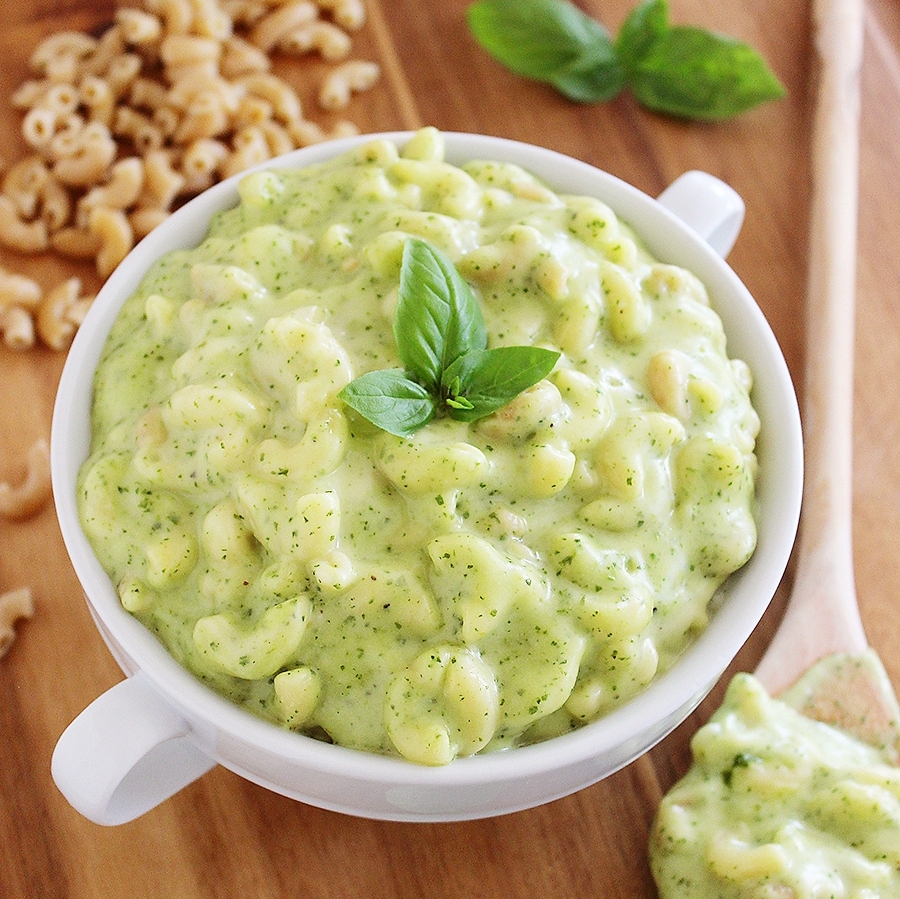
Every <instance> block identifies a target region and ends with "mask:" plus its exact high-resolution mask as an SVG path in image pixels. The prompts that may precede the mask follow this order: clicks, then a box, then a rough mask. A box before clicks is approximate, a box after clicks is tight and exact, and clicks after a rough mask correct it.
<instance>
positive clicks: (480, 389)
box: [442, 346, 560, 421]
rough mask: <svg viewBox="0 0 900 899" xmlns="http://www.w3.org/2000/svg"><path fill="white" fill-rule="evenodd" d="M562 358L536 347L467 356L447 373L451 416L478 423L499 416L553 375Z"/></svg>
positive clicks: (445, 381) (445, 392)
mask: <svg viewBox="0 0 900 899" xmlns="http://www.w3.org/2000/svg"><path fill="white" fill-rule="evenodd" d="M559 355H560V354H559V353H557V352H555V351H554V350H547V349H544V348H543V347H535V346H509V347H497V348H495V349H491V350H476V351H473V352H471V353H465V354H464V355H462V356H460V357H459V358H458V359H457V360H456V361H455V362H454V363H453V364H452V365H451V366H450V367H449V368H448V369H447V370H446V371H445V372H444V377H443V382H442V386H443V388H444V389H443V395H444V402H445V403H446V405H447V406H449V411H448V415H449V416H450V417H451V418H455V419H456V420H457V421H476V420H477V419H479V418H484V417H485V416H486V415H490V414H491V413H492V412H496V411H497V410H498V409H501V408H502V407H503V406H505V405H506V404H507V403H508V402H509V401H510V400H512V399H514V398H515V397H517V396H518V395H519V394H520V393H521V392H522V391H523V390H527V389H528V388H529V387H532V386H534V385H535V384H537V382H538V381H540V380H541V378H545V377H546V376H547V375H548V374H550V372H551V371H552V370H553V366H554V365H556V361H557V359H559Z"/></svg>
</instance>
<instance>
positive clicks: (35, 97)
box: [0, 0, 380, 350]
mask: <svg viewBox="0 0 900 899" xmlns="http://www.w3.org/2000/svg"><path fill="white" fill-rule="evenodd" d="M364 21H365V10H364V8H363V6H362V4H361V3H360V2H359V0H316V2H312V0H287V2H284V0H252V2H242V0H237V2H227V0H139V2H138V0H135V2H134V5H131V6H126V7H123V8H120V9H118V10H116V13H115V21H114V22H113V23H112V24H111V25H110V26H109V27H108V28H107V29H106V30H105V31H104V32H103V33H102V34H101V35H100V36H99V37H94V36H92V35H89V34H82V33H80V32H75V31H62V32H57V33H54V34H51V35H50V36H48V37H47V38H45V39H44V40H42V41H41V42H40V43H39V44H38V46H37V47H36V49H35V50H34V51H33V53H32V54H31V57H30V59H29V65H30V68H31V72H32V76H33V77H32V78H30V79H29V80H28V81H26V82H24V83H23V84H22V85H21V86H20V87H19V88H18V89H17V90H16V91H15V92H14V93H13V95H12V98H11V100H12V104H13V106H14V107H16V108H17V109H19V110H21V112H22V137H23V138H24V140H25V143H26V145H27V146H28V148H29V155H28V156H26V157H25V158H24V159H22V160H20V161H18V162H17V163H16V164H15V165H14V166H12V168H10V170H9V171H8V172H6V173H5V175H4V177H3V179H2V182H0V247H6V248H9V249H11V250H14V251H17V252H20V253H40V252H44V251H46V250H48V249H52V250H55V251H56V252H57V253H59V254H61V255H63V256H68V257H70V258H73V259H77V260H93V261H94V262H95V264H96V269H97V274H98V275H99V276H100V278H106V277H107V276H108V275H109V274H110V272H111V271H112V270H113V269H114V268H115V267H116V266H117V265H118V264H119V263H120V262H121V261H122V259H123V258H124V257H125V255H126V254H127V253H128V251H129V250H130V249H131V248H132V247H133V246H134V244H135V243H136V242H137V241H138V240H140V238H142V237H143V236H145V235H146V234H147V233H148V232H149V231H151V230H152V229H153V228H154V227H155V226H156V225H157V224H159V223H160V222H161V221H163V220H164V219H165V218H166V217H167V216H168V215H169V214H170V212H171V210H172V209H173V208H174V206H175V205H177V204H178V203H180V202H182V201H183V200H184V199H187V198H189V197H190V196H193V195H194V194H197V193H199V192H200V191H202V190H204V189H206V188H207V187H209V186H210V185H211V184H212V183H213V182H214V181H217V180H220V179H222V178H226V177H228V176H230V175H233V174H235V173H237V172H240V171H243V170H244V169H246V168H248V167H249V166H251V165H255V164H257V163H260V162H264V161H266V160H267V159H270V158H272V157H273V156H278V155H280V154H282V153H286V152H288V151H289V150H293V149H295V148H296V147H299V146H307V145H309V144H311V143H315V142H318V141H321V140H325V139H326V138H328V137H331V136H346V135H348V134H355V133H357V130H358V129H357V128H356V126H355V125H353V123H352V122H349V121H345V120H337V119H334V120H333V121H332V123H331V125H330V127H329V128H328V129H326V128H324V127H323V126H322V125H321V124H318V123H316V122H314V121H312V120H311V119H310V118H309V117H308V113H309V110H304V109H303V108H302V105H301V101H300V96H299V94H298V93H297V90H296V89H295V85H294V84H293V83H292V82H291V81H289V80H286V79H285V78H283V77H281V76H280V75H276V74H275V73H274V72H272V71H271V69H272V56H274V55H276V54H285V53H287V54H293V55H308V54H312V53H318V54H319V55H320V56H321V57H322V58H323V59H324V60H326V61H328V62H336V63H337V64H336V65H335V66H329V67H327V68H326V72H325V75H324V77H323V78H322V81H321V85H320V87H319V89H318V98H317V102H318V105H319V106H320V107H321V108H322V109H323V110H329V111H335V110H343V109H344V108H346V107H347V106H348V105H349V103H350V100H351V94H352V93H356V92H359V91H364V90H368V89H369V88H371V87H372V86H373V85H374V84H375V81H376V80H377V78H378V77H379V73H380V70H379V67H378V65H377V64H376V63H373V62H365V61H363V60H358V59H349V58H347V57H348V56H349V54H350V51H351V49H352V37H351V32H355V31H357V30H359V29H360V28H361V27H362V25H363V23H364ZM270 54H271V56H270ZM305 77H306V78H307V79H308V77H309V73H308V72H307V73H306V76H305ZM62 289H63V290H66V289H67V288H66V287H65V286H63V288H62ZM0 293H2V288H0ZM31 308H32V307H30V306H28V305H27V304H22V303H17V304H15V305H12V304H8V303H5V302H4V301H3V299H2V298H0V337H2V340H3V343H4V344H5V345H6V346H8V347H11V348H15V349H26V348H28V347H30V346H32V345H34V344H35V343H36V340H37V338H40V340H41V341H42V342H43V343H45V344H47V345H48V346H51V347H52V348H54V349H57V350H61V349H65V348H67V347H68V345H69V342H70V340H71V337H72V334H73V332H74V330H75V327H77V324H78V321H77V320H76V319H77V316H74V315H73V316H69V317H68V318H64V319H57V322H56V324H55V325H53V327H52V328H51V329H50V331H49V336H50V340H46V339H45V336H46V334H47V333H48V332H47V330H46V329H45V328H42V327H41V326H40V324H39V323H38V324H37V326H36V323H35V322H34V321H33V320H32V316H31V314H30V312H31Z"/></svg>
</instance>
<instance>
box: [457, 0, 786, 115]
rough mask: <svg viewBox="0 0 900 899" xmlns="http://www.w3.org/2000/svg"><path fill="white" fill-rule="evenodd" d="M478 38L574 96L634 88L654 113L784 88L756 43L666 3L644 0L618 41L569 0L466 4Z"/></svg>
mask: <svg viewBox="0 0 900 899" xmlns="http://www.w3.org/2000/svg"><path fill="white" fill-rule="evenodd" d="M467 18H468V22H469V27H470V29H471V31H472V33H473V34H474V35H475V38H476V39H477V40H478V42H479V43H480V44H481V45H482V46H483V47H484V48H485V49H486V50H487V51H488V52H489V53H490V54H491V55H492V56H494V57H495V58H496V59H497V60H498V61H499V62H500V63H502V64H503V65H505V66H506V67H507V68H508V69H510V71H512V72H515V73H516V74H518V75H522V76H524V77H526V78H531V79H533V80H536V81H542V82H546V83H547V84H550V85H552V86H553V87H554V88H556V90H558V91H559V92H560V93H562V94H563V95H564V96H566V97H568V98H569V99H571V100H575V101H578V102H581V103H595V102H604V101H606V100H611V99H613V98H614V97H616V96H617V95H618V94H620V93H621V92H622V91H623V90H625V89H626V88H627V89H628V90H629V91H630V92H631V93H632V94H633V96H634V97H635V99H636V100H637V102H638V103H640V104H641V105H642V106H644V107H646V108H647V109H651V110H653V111H654V112H661V113H666V114H668V115H673V116H678V117H680V118H687V119H697V120H705V121H716V120H721V119H727V118H730V117H732V116H736V115H739V114H740V113H742V112H746V111H747V110H749V109H752V108H753V107H754V106H757V105H758V104H760V103H763V102H766V101H768V100H775V99H778V98H779V97H782V96H784V93H785V90H784V87H783V86H782V84H781V82H780V81H779V80H778V78H777V77H776V76H775V75H774V74H773V73H772V71H771V70H770V69H769V67H768V65H767V64H766V62H765V60H763V59H762V57H761V56H760V55H759V54H758V53H757V52H756V51H755V50H754V49H753V48H752V47H750V46H749V45H747V44H745V43H742V42H740V41H737V40H735V39H733V38H731V37H727V36H725V35H720V34H716V33H714V32H711V31H707V30H705V29H703V28H695V27H691V26H683V25H671V24H670V23H669V5H668V2H667V0H643V2H642V3H640V4H639V5H638V6H637V7H635V9H633V10H632V12H631V14H630V15H629V16H628V18H627V19H626V20H625V22H624V23H623V24H622V27H621V29H620V31H619V34H618V35H617V37H616V38H615V40H613V39H612V38H611V36H610V34H609V32H608V31H607V30H606V29H605V28H604V27H603V26H602V25H601V24H600V23H599V22H597V21H596V20H594V19H592V18H591V17H590V16H588V15H587V14H585V13H584V12H582V11H581V10H580V9H578V7H577V6H575V5H574V4H572V3H570V2H568V0H478V2H476V3H473V4H472V5H471V6H469V8H468V10H467Z"/></svg>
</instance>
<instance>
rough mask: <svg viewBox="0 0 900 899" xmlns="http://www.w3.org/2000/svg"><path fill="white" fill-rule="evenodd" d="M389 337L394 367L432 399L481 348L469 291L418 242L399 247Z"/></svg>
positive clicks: (479, 321)
mask: <svg viewBox="0 0 900 899" xmlns="http://www.w3.org/2000/svg"><path fill="white" fill-rule="evenodd" d="M394 336H395V338H396V340H397V349H398V351H399V353H400V361H401V362H402V363H403V364H404V365H405V366H406V369H407V371H408V372H409V373H410V374H411V375H413V376H415V378H417V379H418V381H419V382H420V383H421V384H422V385H423V386H424V387H425V388H427V389H428V390H430V391H432V392H433V393H436V392H437V390H438V389H439V387H440V383H441V373H442V372H443V371H444V369H445V368H446V367H447V366H448V365H450V363H452V362H453V361H454V360H455V359H456V358H457V357H458V356H460V355H461V354H462V353H465V352H467V351H469V350H471V349H483V348H484V347H485V346H487V332H486V330H485V327H484V319H483V318H482V315H481V307H480V306H479V305H478V301H477V299H476V298H475V294H474V293H473V291H472V288H471V287H470V286H469V285H468V284H467V283H466V282H465V281H464V280H463V279H462V277H460V275H459V273H458V272H457V271H456V267H455V266H454V265H453V263H452V262H451V261H450V260H449V259H448V258H447V257H446V256H445V255H444V254H443V253H442V252H441V251H440V250H438V249H437V247H434V246H432V245H431V244H429V243H426V242H425V241H424V240H419V239H418V238H409V239H408V240H407V241H406V243H405V245H404V247H403V262H402V265H401V268H400V288H399V292H398V299H397V310H396V313H395V318H394Z"/></svg>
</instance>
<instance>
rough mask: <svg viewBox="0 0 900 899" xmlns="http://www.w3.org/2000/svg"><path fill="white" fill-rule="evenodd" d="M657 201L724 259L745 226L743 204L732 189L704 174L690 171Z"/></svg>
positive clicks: (677, 179) (679, 178)
mask: <svg viewBox="0 0 900 899" xmlns="http://www.w3.org/2000/svg"><path fill="white" fill-rule="evenodd" d="M656 199H657V201H658V202H659V203H660V204H662V205H663V206H665V207H666V209H668V210H669V212H672V213H674V214H675V215H676V216H678V218H680V219H681V220H682V221H683V222H684V223H685V224H686V225H687V226H688V227H689V228H691V230H693V231H695V232H696V233H697V234H699V235H700V237H702V238H703V239H704V240H705V241H706V242H707V243H708V244H709V245H710V246H711V247H712V248H713V249H714V250H715V251H716V252H717V253H718V254H719V255H720V256H721V257H722V258H723V259H724V258H725V257H726V256H727V255H728V254H729V253H730V252H731V248H732V247H733V246H734V242H735V241H736V240H737V236H738V234H739V233H740V230H741V225H743V223H744V201H743V200H742V199H741V195H740V194H739V193H737V191H735V190H734V188H732V187H729V186H728V185H727V184H726V183H725V182H724V181H721V180H719V179H718V178H716V177H715V176H714V175H710V174H708V173H707V172H698V171H690V172H685V173H684V174H683V175H681V176H680V177H678V178H676V179H675V180H674V181H673V182H672V183H671V184H670V185H669V186H668V187H667V188H666V189H665V190H664V191H663V192H662V193H661V194H660V195H659V196H658V197H657V198H656Z"/></svg>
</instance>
